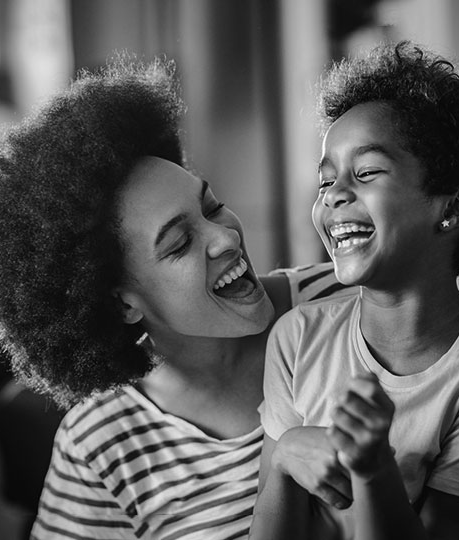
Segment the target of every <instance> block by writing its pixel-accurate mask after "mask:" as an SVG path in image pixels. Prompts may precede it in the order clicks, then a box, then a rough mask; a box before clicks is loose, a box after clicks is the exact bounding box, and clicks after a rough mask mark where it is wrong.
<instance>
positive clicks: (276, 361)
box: [260, 309, 303, 440]
mask: <svg viewBox="0 0 459 540" xmlns="http://www.w3.org/2000/svg"><path fill="white" fill-rule="evenodd" d="M300 335H301V327H300V324H299V321H298V317H297V309H293V310H292V311H290V312H288V313H287V314H286V315H284V316H283V317H281V319H279V321H278V322H277V323H276V324H275V325H274V328H273V329H272V331H271V334H270V336H269V338H268V344H267V350H266V364H265V376H264V384H263V391H264V398H265V401H264V402H263V403H262V405H261V407H260V414H261V423H262V425H263V428H264V430H265V432H266V434H267V435H269V436H270V437H271V438H272V439H274V440H277V439H279V437H280V436H281V435H282V433H284V432H285V431H287V430H288V429H290V428H292V427H296V426H301V425H302V421H303V418H302V416H301V415H300V414H299V413H298V412H297V411H296V410H295V407H294V393H293V375H294V370H295V358H296V351H297V343H298V340H299V338H300Z"/></svg>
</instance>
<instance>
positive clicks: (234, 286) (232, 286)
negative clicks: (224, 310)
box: [213, 258, 257, 298]
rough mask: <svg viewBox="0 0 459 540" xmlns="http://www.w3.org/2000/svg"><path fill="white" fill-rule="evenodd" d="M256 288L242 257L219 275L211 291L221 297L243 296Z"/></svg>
mask: <svg viewBox="0 0 459 540" xmlns="http://www.w3.org/2000/svg"><path fill="white" fill-rule="evenodd" d="M256 288H257V286H256V283H255V281H254V280H253V278H252V276H251V275H250V272H248V265H247V263H246V262H245V261H244V259H242V258H240V259H239V261H238V262H237V263H236V264H235V265H234V266H233V267H232V268H230V269H229V270H228V271H227V272H225V273H224V274H223V275H222V276H220V277H219V278H218V280H217V282H216V283H215V285H214V286H213V292H214V293H215V294H216V295H217V296H220V297H221V298H245V297H247V296H249V295H251V294H252V293H253V292H254V290H255V289H256Z"/></svg>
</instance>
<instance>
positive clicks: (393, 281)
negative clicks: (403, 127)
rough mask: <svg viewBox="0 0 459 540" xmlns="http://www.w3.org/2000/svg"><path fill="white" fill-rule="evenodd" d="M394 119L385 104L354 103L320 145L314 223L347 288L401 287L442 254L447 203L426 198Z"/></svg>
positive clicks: (420, 169) (443, 198) (419, 166)
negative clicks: (440, 238) (441, 240)
mask: <svg viewBox="0 0 459 540" xmlns="http://www.w3.org/2000/svg"><path fill="white" fill-rule="evenodd" d="M395 119H396V115H395V113H394V112H393V110H392V109H390V107H389V106H387V105H384V104H382V103H375V102H373V103H365V104H361V105H357V106H355V107H353V108H352V109H350V110H349V111H348V112H346V113H345V114H344V115H343V116H341V117H340V118H339V119H338V120H337V121H336V122H335V123H334V124H333V125H332V126H331V127H330V129H329V130H328V132H327V134H326V135H325V138H324V141H323V147H322V157H321V161H320V166H319V174H320V188H319V195H318V198H317V201H316V203H315V205H314V209H313V221H314V225H315V227H316V229H317V231H318V232H319V235H320V237H321V239H322V241H323V243H324V244H325V247H326V248H327V250H328V252H329V254H330V256H331V257H332V259H333V262H334V264H335V272H336V276H337V278H338V280H339V281H341V282H342V283H345V284H349V285H351V284H359V285H367V286H370V287H374V288H380V289H387V288H388V287H389V288H392V289H393V288H394V287H395V288H397V287H403V284H404V283H406V282H409V281H411V283H412V282H413V280H415V279H417V278H418V277H419V278H420V279H425V278H426V272H427V273H428V272H429V271H431V268H432V266H433V265H432V261H435V260H437V261H441V260H442V259H441V258H437V257H441V256H444V255H445V254H444V253H443V254H442V253H440V252H439V249H443V248H440V245H441V246H443V245H444V244H445V242H439V240H438V239H439V237H440V236H445V235H440V234H439V233H438V225H439V223H440V221H441V220H442V214H443V209H444V206H445V204H446V200H447V197H446V196H438V197H431V198H430V199H428V198H427V197H426V195H425V192H424V191H423V189H422V183H423V179H424V176H425V174H426V172H425V169H424V167H423V165H422V164H421V162H420V161H419V159H417V158H416V157H415V156H414V155H413V154H412V153H410V152H408V151H407V150H406V149H405V148H404V147H403V145H402V144H401V138H400V135H399V134H398V133H397V131H396V129H395V126H394V120H395ZM443 260H444V259H443Z"/></svg>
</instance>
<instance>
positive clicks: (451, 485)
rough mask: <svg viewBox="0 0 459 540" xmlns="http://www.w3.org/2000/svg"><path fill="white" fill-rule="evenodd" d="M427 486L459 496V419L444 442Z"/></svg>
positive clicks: (458, 418)
mask: <svg viewBox="0 0 459 540" xmlns="http://www.w3.org/2000/svg"><path fill="white" fill-rule="evenodd" d="M427 485H428V486H429V487H431V488H433V489H436V490H438V491H443V492H444V493H449V494H451V495H457V496H459V417H456V420H455V422H454V423H453V425H452V427H451V429H450V430H449V432H448V434H447V435H446V437H445V439H444V440H443V442H442V449H441V452H440V455H439V456H438V458H437V459H436V461H435V463H434V467H433V470H432V472H431V474H430V476H429V479H428V481H427Z"/></svg>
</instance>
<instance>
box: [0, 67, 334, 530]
mask: <svg viewBox="0 0 459 540" xmlns="http://www.w3.org/2000/svg"><path fill="white" fill-rule="evenodd" d="M182 113H183V105H182V103H181V101H180V98H179V96H178V89H177V85H176V82H175V80H174V77H173V69H172V66H171V64H166V63H160V62H156V63H155V64H153V65H152V66H149V67H142V66H138V65H137V66H133V65H129V64H127V63H120V64H118V65H116V66H111V67H109V68H108V69H106V70H105V71H103V72H100V73H98V74H96V75H90V74H88V73H84V74H82V76H81V77H80V79H79V80H78V81H77V82H76V83H74V84H73V85H72V87H71V88H70V89H69V90H68V91H65V92H63V93H62V94H61V95H59V96H57V97H55V98H54V99H53V100H52V102H51V103H50V105H49V106H48V107H47V108H45V109H43V110H42V111H41V112H40V113H39V114H38V115H37V117H36V118H34V119H31V120H29V121H28V122H27V123H25V124H23V125H21V126H20V127H19V128H18V130H17V131H15V132H13V133H12V134H11V135H10V136H9V139H8V142H7V145H6V147H5V150H4V152H3V154H2V158H1V162H0V170H1V180H0V182H1V185H0V216H1V217H0V221H1V226H0V229H1V232H0V235H1V237H0V243H1V245H2V254H3V257H2V260H1V263H0V291H1V293H0V294H1V298H2V301H1V308H0V309H1V313H0V315H1V320H2V323H3V334H4V340H5V342H6V343H7V346H8V348H9V350H10V352H11V353H12V356H13V367H14V369H15V372H16V373H17V374H18V375H19V376H20V377H21V378H22V379H25V380H26V381H27V382H28V384H29V385H32V386H33V387H34V388H35V389H37V390H39V391H41V392H48V393H51V395H52V396H53V397H54V399H55V400H56V401H57V402H58V403H60V404H61V405H64V406H69V405H72V404H74V403H76V402H77V401H80V400H83V401H82V403H80V404H79V405H76V406H75V407H74V408H73V409H72V410H71V411H70V412H69V413H68V415H67V416H66V418H65V419H64V421H63V423H62V425H61V427H60V430H59V431H58V434H57V437H56V442H55V449H54V454H53V458H52V463H51V466H50V470H49V472H48V476H47V479H46V482H45V487H44V491H43V493H42V500H41V505H40V510H39V516H38V519H37V521H36V524H35V527H34V530H33V532H32V538H34V539H45V538H46V539H47V540H50V539H53V538H74V539H75V538H76V539H82V538H106V539H110V540H114V539H116V538H123V539H127V538H152V537H153V538H161V539H162V540H172V539H174V538H181V539H183V538H187V539H192V538H199V539H202V538H206V537H208V538H212V539H213V540H218V539H223V538H225V539H227V540H228V539H230V538H241V537H244V536H246V535H247V534H248V528H249V523H250V516H251V513H252V508H253V503H254V498H255V494H256V489H257V477H258V467H259V454H260V449H261V440H262V431H261V427H260V422H259V415H258V411H257V408H258V406H259V404H260V402H261V401H262V373H263V359H264V349H265V342H266V335H267V331H268V329H269V327H270V325H271V323H272V321H273V319H274V318H275V317H278V316H279V315H280V314H281V313H282V312H284V311H285V310H286V309H288V308H289V307H290V305H291V303H292V299H293V302H294V303H297V302H298V301H299V299H300V296H301V295H300V293H299V291H300V290H301V289H303V293H302V295H303V298H307V297H314V296H317V295H319V296H320V295H321V294H327V293H328V292H333V291H334V290H335V288H336V287H337V289H336V290H338V289H339V288H340V286H337V284H336V282H335V281H334V280H333V278H331V276H330V274H331V268H329V267H328V266H326V267H322V268H320V269H319V270H317V269H314V268H312V269H306V270H304V271H300V272H290V273H289V276H290V278H289V279H290V282H289V281H288V279H287V278H286V276H285V275H280V274H279V275H276V276H272V277H270V278H267V279H266V281H265V286H266V291H267V292H265V288H264V286H263V285H262V284H261V282H260V281H259V280H258V278H257V277H256V275H255V273H254V270H253V268H252V265H251V262H250V259H249V257H248V254H247V251H246V248H245V244H244V240H243V232H242V228H241V224H240V222H239V220H238V218H237V217H236V216H235V214H234V213H232V212H231V211H230V210H229V209H227V208H226V207H224V205H223V204H222V203H219V202H218V201H217V200H216V198H215V196H214V195H213V193H212V191H211V189H210V187H209V186H208V184H207V183H206V182H203V181H202V180H200V179H198V178H196V177H195V176H193V175H192V174H190V172H188V171H187V170H186V169H185V168H184V167H183V166H184V159H183V155H182V150H181V146H180V140H179V129H178V128H179V121H180V118H181V115H182ZM328 287H331V288H330V289H328Z"/></svg>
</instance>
